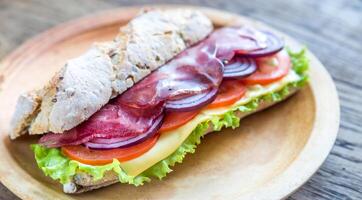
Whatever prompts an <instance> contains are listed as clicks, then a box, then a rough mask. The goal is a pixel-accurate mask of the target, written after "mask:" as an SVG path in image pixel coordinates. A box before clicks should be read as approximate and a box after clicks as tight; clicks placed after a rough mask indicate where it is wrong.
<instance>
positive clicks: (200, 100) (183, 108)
mask: <svg viewBox="0 0 362 200" xmlns="http://www.w3.org/2000/svg"><path fill="white" fill-rule="evenodd" d="M217 91H218V88H217V87H213V88H212V89H211V90H209V91H206V92H203V93H200V94H196V95H193V96H190V97H186V98H182V99H178V100H172V101H167V103H166V105H165V108H166V110H167V111H173V112H177V111H178V112H187V111H193V110H197V109H199V108H201V107H203V106H205V105H207V104H209V103H211V102H212V101H213V100H214V99H215V98H216V95H217Z"/></svg>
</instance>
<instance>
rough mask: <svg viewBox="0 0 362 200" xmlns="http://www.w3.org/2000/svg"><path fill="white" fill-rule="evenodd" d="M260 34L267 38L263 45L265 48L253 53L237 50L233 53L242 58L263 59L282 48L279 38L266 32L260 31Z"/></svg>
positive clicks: (282, 43)
mask: <svg viewBox="0 0 362 200" xmlns="http://www.w3.org/2000/svg"><path fill="white" fill-rule="evenodd" d="M260 33H262V34H264V35H265V36H266V38H267V39H266V41H265V43H266V47H265V48H261V49H256V50H254V51H242V50H240V51H239V50H237V51H235V53H236V54H237V55H240V56H244V57H252V58H256V57H263V56H268V55H271V54H275V53H277V52H279V51H280V50H282V49H283V48H284V41H283V40H282V39H281V38H279V37H278V36H276V35H274V34H273V33H271V32H267V31H260Z"/></svg>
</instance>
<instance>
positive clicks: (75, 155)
mask: <svg viewBox="0 0 362 200" xmlns="http://www.w3.org/2000/svg"><path fill="white" fill-rule="evenodd" d="M158 138H159V135H156V136H154V137H152V138H150V139H147V140H146V141H144V142H142V143H139V144H136V145H133V146H130V147H126V148H117V149H107V150H95V149H89V148H87V147H85V146H83V145H76V146H64V147H62V153H63V154H64V155H66V156H67V157H68V158H70V159H72V160H76V161H79V162H81V163H84V164H89V165H105V164H108V163H112V161H113V159H114V158H115V159H117V160H119V161H120V162H124V161H127V160H132V159H134V158H137V157H139V156H140V155H142V154H144V153H146V152H147V151H148V150H150V149H151V148H152V147H153V146H154V145H155V144H156V142H157V140H158Z"/></svg>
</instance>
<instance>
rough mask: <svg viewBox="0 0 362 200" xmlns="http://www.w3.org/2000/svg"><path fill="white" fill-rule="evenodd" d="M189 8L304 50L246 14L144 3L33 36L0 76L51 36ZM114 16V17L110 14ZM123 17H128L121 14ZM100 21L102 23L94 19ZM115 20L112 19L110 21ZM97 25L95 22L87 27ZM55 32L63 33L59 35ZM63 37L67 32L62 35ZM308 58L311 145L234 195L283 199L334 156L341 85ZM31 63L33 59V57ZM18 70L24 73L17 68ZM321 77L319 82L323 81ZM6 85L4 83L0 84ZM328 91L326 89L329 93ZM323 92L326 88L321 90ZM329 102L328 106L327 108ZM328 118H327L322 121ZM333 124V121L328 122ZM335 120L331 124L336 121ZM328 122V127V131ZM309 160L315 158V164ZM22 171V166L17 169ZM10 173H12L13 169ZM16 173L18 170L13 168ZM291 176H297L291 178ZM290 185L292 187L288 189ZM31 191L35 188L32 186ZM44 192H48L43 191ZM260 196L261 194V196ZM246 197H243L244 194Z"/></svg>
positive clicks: (10, 56) (11, 185)
mask: <svg viewBox="0 0 362 200" xmlns="http://www.w3.org/2000/svg"><path fill="white" fill-rule="evenodd" d="M149 7H152V8H190V9H196V10H200V11H202V12H204V13H205V14H206V15H208V16H209V17H210V18H211V19H214V20H213V22H214V23H216V24H225V23H229V22H230V23H231V22H232V23H234V22H235V21H234V20H236V21H238V22H240V23H242V22H246V23H249V22H251V23H252V24H253V25H255V26H261V27H263V28H264V27H265V28H267V29H270V30H272V31H275V32H277V33H278V34H280V35H282V36H283V37H285V38H286V40H287V41H289V42H290V43H293V44H294V45H296V46H298V47H301V45H300V44H299V43H298V42H296V40H295V39H293V38H291V37H290V36H288V35H287V34H284V33H282V32H280V31H278V30H276V29H274V28H271V27H269V26H268V25H266V24H264V23H262V22H260V21H257V20H254V19H252V18H248V17H245V16H241V15H238V14H235V13H231V12H228V11H223V10H217V9H213V8H207V7H200V6H189V5H168V4H160V5H141V6H125V7H119V8H116V9H110V10H105V11H100V12H97V13H95V14H91V15H88V16H84V17H81V18H76V19H73V20H70V21H68V22H65V23H61V24H59V25H57V26H55V27H53V28H50V29H48V30H46V31H44V32H42V33H40V34H38V35H36V36H34V37H32V38H30V39H29V40H27V41H26V42H25V43H23V44H22V45H20V46H19V47H18V48H16V49H15V50H14V51H12V52H11V53H10V54H8V55H7V56H5V57H4V58H3V59H2V61H1V63H0V75H3V76H5V77H6V76H7V75H10V74H11V73H14V72H13V71H12V66H14V65H18V64H19V63H16V62H15V63H13V62H12V61H13V60H15V59H16V58H17V57H18V56H21V52H23V51H24V50H26V49H29V48H34V45H33V44H34V43H38V44H39V42H43V41H44V39H45V41H46V38H47V36H48V35H49V34H51V35H54V36H59V37H55V38H54V39H52V40H51V41H52V42H51V43H52V44H54V43H56V42H60V41H61V40H62V38H68V37H70V36H72V35H74V34H77V33H80V32H84V31H87V30H91V29H94V28H97V27H100V26H104V25H105V24H107V25H111V24H113V23H116V22H120V21H128V20H125V19H120V15H121V14H120V13H122V14H123V15H124V13H127V14H128V15H129V16H131V15H132V16H133V15H134V14H135V13H137V12H138V11H139V10H140V9H142V8H149ZM110 15H111V16H112V17H109V16H110ZM122 18H124V16H122ZM93 19H97V20H93ZM110 19H111V20H110ZM90 21H92V23H93V24H91V23H88V22H90ZM94 22H96V23H94ZM79 24H83V26H81V27H79V26H77V31H73V32H67V30H69V29H72V28H74V26H75V25H79ZM55 33H58V35H57V34H55ZM59 33H62V34H59ZM41 44H42V45H39V46H37V47H36V49H39V48H40V49H41V48H45V47H47V43H41ZM308 57H309V59H310V61H311V65H312V64H313V66H312V67H311V69H310V76H311V78H310V83H309V85H310V87H311V89H312V93H313V96H314V101H315V109H316V111H315V121H314V125H313V128H312V131H311V134H310V136H309V138H308V141H307V142H306V144H305V145H304V147H303V149H302V151H301V152H300V153H299V154H298V155H297V157H296V158H295V160H294V161H292V163H290V165H289V166H288V167H287V168H286V169H285V170H284V171H283V172H281V174H280V175H278V177H276V178H275V179H273V180H272V181H270V182H268V183H266V184H265V185H263V186H262V187H261V188H260V189H257V190H256V191H255V190H254V191H253V192H247V193H243V194H238V195H236V196H235V198H240V197H242V198H243V199H283V198H286V197H287V196H289V195H290V194H292V193H293V192H294V191H296V190H297V189H298V188H299V187H301V186H302V185H303V184H304V183H305V182H306V181H308V179H309V178H310V177H312V175H313V174H314V173H315V172H316V171H317V170H318V169H319V167H320V166H321V165H322V164H323V162H324V161H325V159H326V158H327V156H328V154H329V152H330V151H331V149H332V147H333V145H334V142H335V140H336V138H337V134H338V129H339V120H340V106H339V99H338V95H337V90H336V87H335V85H334V83H333V80H332V78H331V76H330V75H329V73H328V72H327V70H326V69H325V67H324V66H323V64H322V63H321V62H320V61H319V60H318V59H317V58H316V57H315V56H314V55H313V53H312V52H310V51H309V50H308ZM29 59H31V57H30V58H29ZM17 70H19V69H17ZM316 74H318V75H321V76H322V80H323V81H322V82H318V83H317V82H316V77H315V76H316ZM319 79H320V78H319ZM0 87H1V82H0ZM326 88H327V90H326ZM322 89H324V90H325V91H324V90H322ZM326 100H328V103H329V104H328V105H326V104H325V102H326ZM323 103H324V104H323ZM330 109H332V112H331V113H333V114H332V115H330V116H328V117H326V115H322V116H321V113H322V112H323V111H327V110H329V111H330ZM321 117H325V118H321ZM327 121H328V123H327ZM331 122H332V123H331ZM326 124H329V126H328V127H327V126H326ZM0 137H1V139H2V142H3V143H2V145H0V151H3V152H6V153H5V154H6V155H5V157H4V159H8V160H9V161H10V163H9V164H8V165H7V166H5V167H9V166H11V164H16V162H15V160H14V158H13V157H12V156H11V152H10V151H8V150H7V148H6V146H7V145H6V143H7V142H9V141H8V138H7V136H6V135H4V134H0ZM316 145H317V146H318V153H315V148H316ZM310 158H313V159H312V160H311V159H310ZM306 161H309V165H308V166H305V165H303V171H304V173H303V174H299V173H298V172H299V170H300V169H301V168H300V167H301V166H302V165H301V164H299V167H298V163H304V162H306ZM5 167H4V165H0V172H4V171H5V172H6V171H9V169H5ZM16 167H18V168H20V167H19V166H16ZM10 171H11V170H10ZM12 171H16V170H14V169H12ZM20 172H21V173H20V174H18V175H19V176H20V177H22V178H24V177H25V179H34V178H33V177H31V176H30V175H29V174H27V172H26V171H25V170H24V169H22V168H20ZM9 177H10V176H0V181H1V182H2V183H3V185H4V186H6V187H7V188H8V189H9V190H10V191H12V192H13V193H14V194H15V195H17V196H18V197H20V198H24V199H32V198H33V197H35V196H32V195H31V194H32V193H30V194H24V192H22V191H23V190H19V189H18V185H17V184H14V183H13V182H12V181H10V180H11V179H12V178H9ZM290 177H292V178H290ZM286 186H287V187H286ZM30 189H31V188H30ZM41 189H44V188H41ZM42 192H49V193H52V192H54V191H52V190H50V189H47V190H46V191H44V190H42ZM256 194H257V195H256ZM241 195H242V196H241ZM71 198H72V197H71V196H67V197H66V199H71Z"/></svg>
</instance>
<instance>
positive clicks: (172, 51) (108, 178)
mask: <svg viewBox="0 0 362 200" xmlns="http://www.w3.org/2000/svg"><path fill="white" fill-rule="evenodd" d="M307 71H308V59H307V57H306V55H305V50H300V51H299V52H292V51H291V50H289V49H288V48H287V47H286V45H285V44H284V41H283V39H282V38H280V37H279V36H277V35H276V34H274V33H272V32H269V31H266V30H258V29H255V28H253V27H250V26H238V27H231V26H230V27H218V28H217V29H216V28H214V27H213V24H212V22H211V21H210V19H209V18H208V17H207V16H205V15H204V14H203V13H201V12H199V11H196V10H187V9H172V10H151V11H145V12H142V13H141V14H139V15H138V16H137V17H135V18H134V19H132V20H131V21H130V22H129V23H128V24H127V25H125V26H123V27H121V28H120V30H119V33H118V35H117V36H116V37H115V39H114V40H113V41H109V42H103V43H96V44H94V45H92V47H91V48H90V49H89V50H88V51H86V52H85V53H84V54H82V55H81V56H79V57H77V58H74V59H70V60H68V61H66V64H65V65H64V66H63V67H62V68H61V70H60V71H58V72H57V73H56V74H55V75H54V76H53V77H52V79H51V80H50V81H49V82H48V83H47V84H46V85H45V86H44V87H43V88H40V89H35V90H33V91H29V92H27V93H24V94H22V95H21V96H20V97H19V98H18V101H17V104H16V108H15V112H14V115H13V117H12V120H11V126H10V127H11V130H10V138H11V139H16V138H18V137H20V136H22V135H25V134H28V135H33V136H34V137H39V141H38V143H37V144H33V145H31V149H32V150H33V152H34V157H35V161H36V163H37V165H38V167H39V168H40V170H42V171H43V172H44V174H45V175H47V176H49V177H50V178H52V179H54V180H56V181H58V182H60V183H61V184H62V185H63V191H64V192H65V193H82V192H86V191H90V190H93V189H97V188H100V187H104V186H107V185H111V184H114V183H117V182H120V183H125V184H132V185H135V186H140V185H143V184H145V183H146V182H150V181H151V179H163V178H164V177H165V176H166V175H167V174H168V173H170V172H171V171H172V169H171V167H172V166H174V165H175V164H176V163H182V161H183V159H184V157H185V156H186V154H188V153H194V152H195V149H196V146H197V145H198V144H200V142H201V138H203V137H204V136H205V135H206V134H207V133H210V132H214V131H220V130H221V129H223V128H232V129H235V128H237V127H238V126H239V122H240V119H241V118H243V117H245V116H247V115H250V114H252V113H255V112H258V111H260V110H263V109H265V108H267V107H270V106H272V105H274V104H276V103H278V102H280V101H282V100H285V99H286V98H288V97H289V96H291V95H293V94H294V93H295V92H297V91H298V90H299V89H301V88H302V87H303V85H305V84H306V83H307V80H308V75H307ZM205 145H207V144H205ZM166 181H167V180H166Z"/></svg>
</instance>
